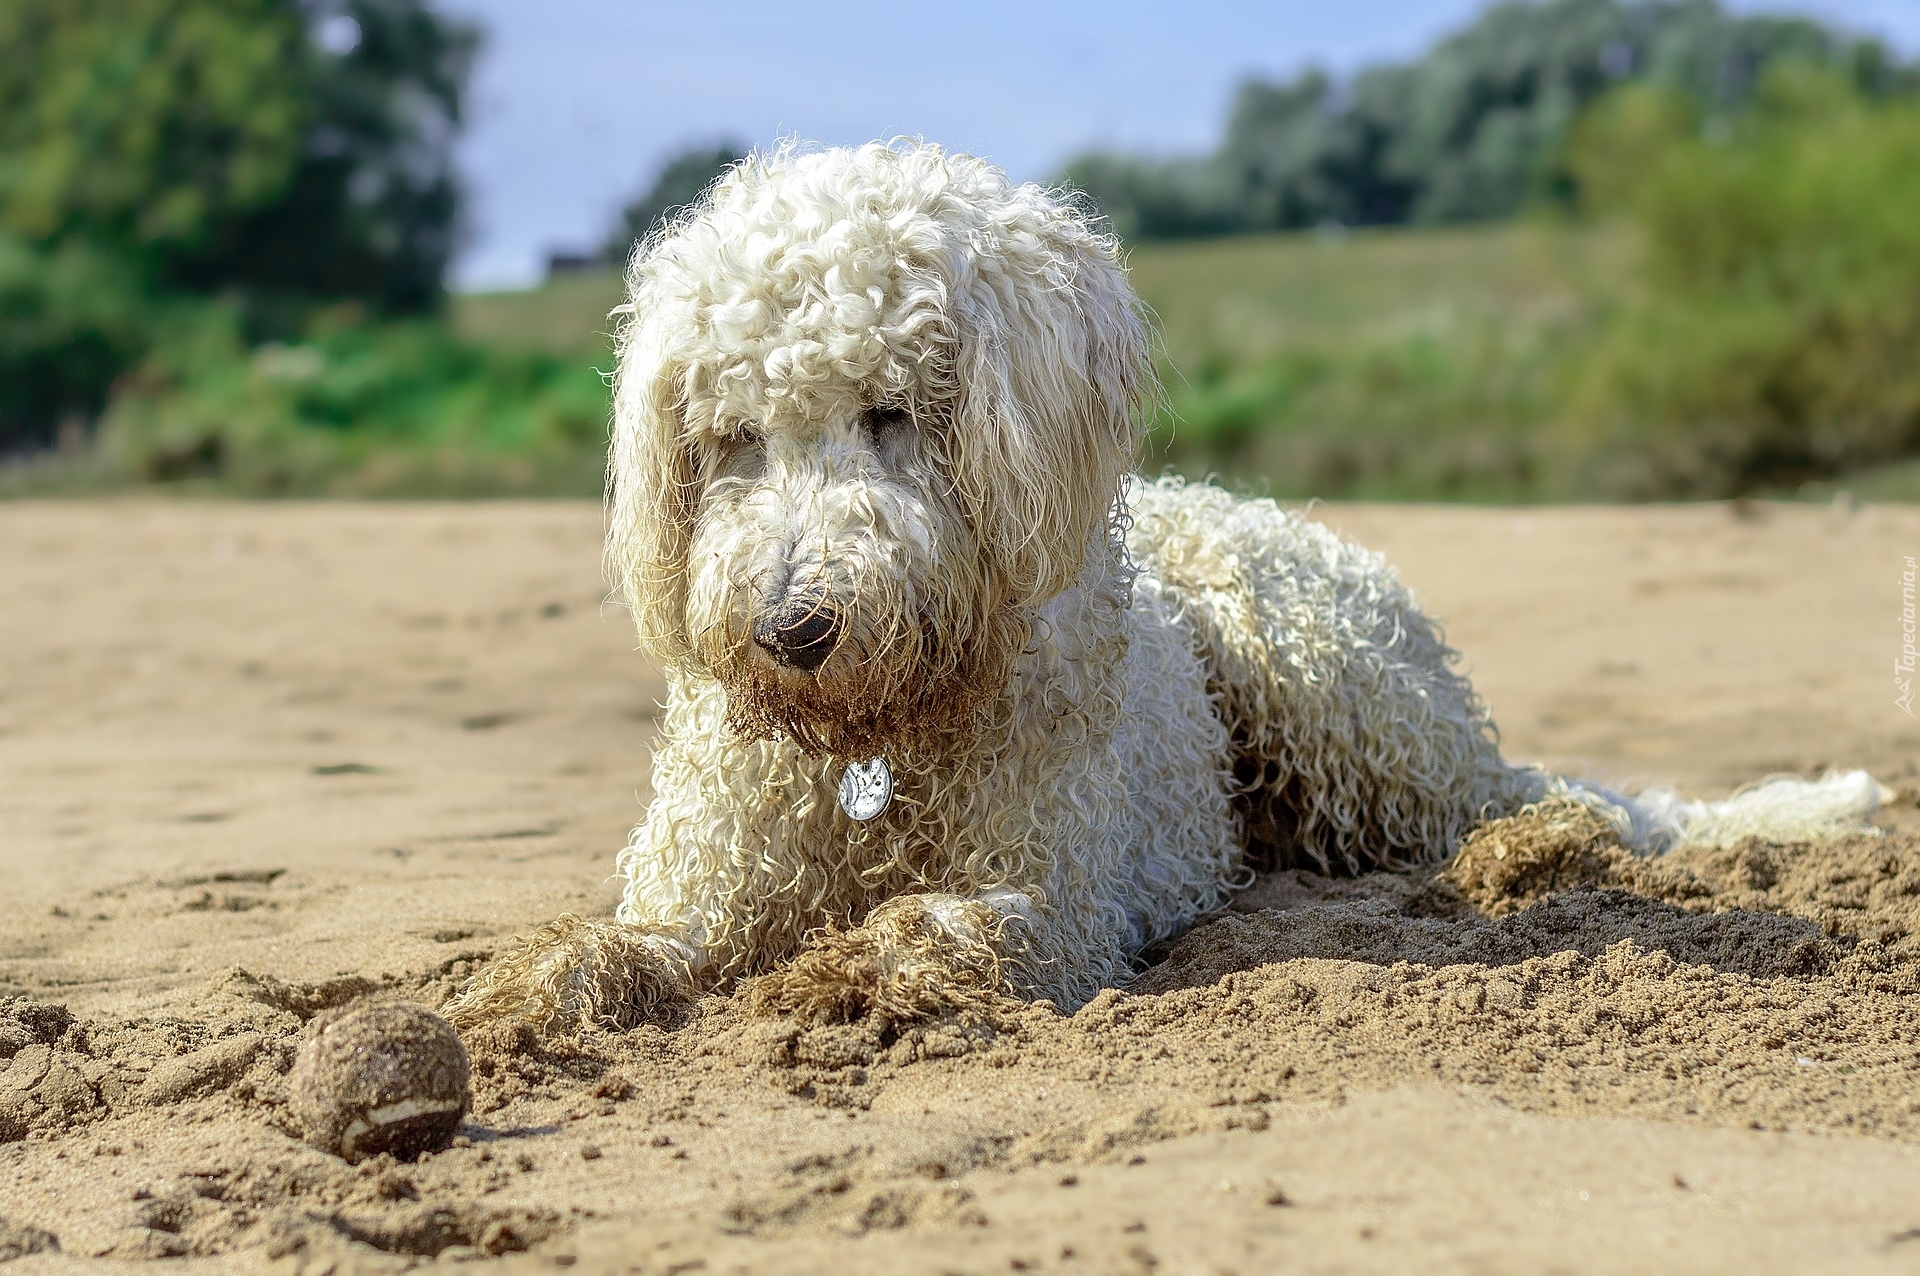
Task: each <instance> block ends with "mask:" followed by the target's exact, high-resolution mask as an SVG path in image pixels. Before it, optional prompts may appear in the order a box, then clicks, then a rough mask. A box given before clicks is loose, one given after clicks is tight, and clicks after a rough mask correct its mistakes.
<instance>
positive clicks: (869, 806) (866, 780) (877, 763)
mask: <svg viewBox="0 0 1920 1276" xmlns="http://www.w3.org/2000/svg"><path fill="white" fill-rule="evenodd" d="M891 801H893V768H892V767H890V766H888V765H887V760H886V759H885V758H874V759H872V760H871V761H868V762H850V763H848V764H847V769H846V770H845V771H843V772H841V774H840V809H841V810H843V811H845V812H846V813H847V814H848V815H849V816H851V817H852V818H853V819H856V820H858V821H860V822H861V823H862V824H864V823H866V822H867V821H868V820H870V819H872V818H873V817H874V816H876V815H878V814H880V812H882V811H884V810H886V809H887V803H889V802H891Z"/></svg>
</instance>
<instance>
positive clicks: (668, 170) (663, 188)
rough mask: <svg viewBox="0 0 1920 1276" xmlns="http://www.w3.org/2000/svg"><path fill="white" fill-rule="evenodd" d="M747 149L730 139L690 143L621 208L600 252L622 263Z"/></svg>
mask: <svg viewBox="0 0 1920 1276" xmlns="http://www.w3.org/2000/svg"><path fill="white" fill-rule="evenodd" d="M746 154H747V153H746V149H745V148H744V147H742V146H739V145H738V144H736V143H733V142H721V143H719V144H717V145H713V146H690V147H688V148H686V149H685V150H682V151H680V152H679V153H678V154H676V155H674V156H673V157H672V158H671V159H669V160H668V161H667V162H666V165H665V166H664V167H663V168H662V169H661V170H660V173H659V175H658V176H657V177H655V178H654V179H653V182H652V184H651V185H649V186H648V187H647V189H646V191H645V192H644V193H643V194H641V195H640V197H639V198H637V199H635V200H633V201H632V202H631V203H629V204H628V205H627V206H626V207H625V208H623V209H621V210H620V220H619V222H618V224H616V225H615V227H614V230H613V233H612V234H611V235H609V236H608V237H607V242H606V245H605V247H604V248H603V249H602V252H603V253H604V254H605V256H606V258H607V260H608V261H610V262H612V263H613V264H614V265H616V266H624V265H626V263H627V258H628V257H630V256H632V255H633V249H634V246H635V245H636V244H640V243H643V242H645V241H646V239H647V237H648V236H650V235H652V234H653V232H654V231H656V230H658V229H659V228H660V225H661V223H663V222H665V221H666V220H667V219H668V218H669V217H671V216H672V215H673V214H674V213H675V212H676V211H677V210H679V209H682V208H685V207H686V206H687V205H688V204H691V203H693V201H695V200H696V199H699V198H700V196H702V195H704V194H705V193H706V190H707V187H709V186H711V185H713V183H714V182H715V181H716V180H717V179H718V178H719V176H720V174H722V173H724V172H726V171H727V170H728V169H729V168H731V167H733V166H734V165H735V164H738V163H739V162H740V161H741V160H743V159H745V158H746Z"/></svg>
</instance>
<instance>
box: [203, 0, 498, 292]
mask: <svg viewBox="0 0 1920 1276" xmlns="http://www.w3.org/2000/svg"><path fill="white" fill-rule="evenodd" d="M229 2H231V0H229ZM299 12H300V16H301V18H302V20H303V27H304V30H305V32H306V36H307V39H306V42H305V45H304V47H303V49H302V57H301V58H300V60H299V63H298V64H297V65H296V67H294V68H290V69H292V70H295V71H296V72H297V73H298V74H299V75H300V77H301V79H302V80H303V81H304V83H303V86H302V87H303V89H304V93H303V98H304V105H305V108H306V109H305V112H304V118H303V124H304V129H303V132H302V135H301V145H300V150H299V155H298V159H297V162H296V164H295V166H294V168H293V171H292V175H291V180H289V181H288V182H287V183H286V184H285V186H284V187H283V188H282V189H281V191H280V192H279V193H278V196H277V198H275V199H273V200H271V201H268V202H266V203H264V204H262V205H258V206H255V207H253V208H250V209H249V210H247V211H246V212H245V213H244V214H243V215H242V216H239V217H237V218H234V219H233V220H231V221H230V222H228V223H227V224H226V225H225V226H224V227H223V228H222V229H223V231H224V233H223V234H221V235H220V236H219V237H218V238H217V239H216V240H215V241H213V242H212V243H211V244H209V246H208V248H207V250H206V251H203V252H201V253H199V254H197V255H196V256H195V257H194V258H193V259H192V260H191V261H190V262H186V263H183V270H182V279H183V281H185V282H187V283H189V284H190V285H192V286H195V287H199V288H217V287H221V286H225V285H229V284H238V285H241V286H243V287H245V288H247V289H249V290H252V291H254V292H257V293H260V294H265V295H268V296H278V297H282V298H307V297H317V298H359V299H363V300H365V301H368V302H371V303H373V304H374V305H376V306H378V307H380V308H382V309H385V310H388V311H419V310H427V309H432V308H434V307H436V306H437V305H438V304H439V303H440V301H441V299H442V297H443V290H442V289H443V277H444V275H445V273H446V268H447V264H448V262H449V260H450V259H451V258H452V256H453V251H454V249H455V247H456V246H457V238H456V235H457V232H458V229H459V211H460V191H459V183H458V180H457V178H456V176H455V173H454V166H453V143H454V140H455V138H456V136H457V134H458V132H459V129H460V125H461V122H462V99H463V96H464V93H465V89H466V81H467V74H468V71H469V69H470V68H471V66H472V62H473V55H474V53H475V52H476V51H477V49H478V46H479V35H478V32H477V31H476V30H475V29H474V28H472V27H470V26H467V25H464V24H461V23H456V22H453V21H450V20H449V19H447V18H444V17H441V16H440V15H438V14H436V13H434V12H433V10H432V9H431V8H429V7H428V5H427V4H426V3H425V0H304V2H303V3H301V4H300V5H299Z"/></svg>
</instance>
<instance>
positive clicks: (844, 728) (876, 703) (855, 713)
mask: <svg viewBox="0 0 1920 1276" xmlns="http://www.w3.org/2000/svg"><path fill="white" fill-rule="evenodd" d="M1028 631H1029V626H1028V625H1027V624H1025V623H1024V622H1022V621H1020V620H1019V619H1018V618H1017V617H1016V616H1014V615H1013V614H1011V613H1010V612H1009V613H1007V614H1004V615H998V616H995V617H992V618H990V619H989V621H988V623H987V625H986V626H985V631H984V633H983V635H982V637H981V638H980V639H979V640H976V641H974V642H972V643H969V644H968V645H967V646H966V647H965V648H964V649H960V650H956V651H942V650H939V649H938V648H937V647H935V646H934V645H933V644H932V643H931V642H928V641H925V640H923V641H922V642H921V643H920V644H919V649H918V650H917V652H916V655H915V659H913V660H912V661H911V662H908V663H907V664H906V665H905V666H904V667H900V668H898V669H897V671H896V672H895V673H894V675H893V676H887V675H886V674H885V673H884V672H883V671H882V670H881V669H880V668H878V667H873V668H867V669H860V668H856V669H855V670H853V671H852V672H851V674H850V675H844V674H843V675H842V676H838V677H829V678H827V679H824V680H823V679H818V678H815V677H814V676H812V675H810V674H802V673H798V672H796V671H793V670H786V669H781V668H780V667H778V666H777V665H775V664H773V662H772V661H770V660H764V659H761V658H760V657H758V656H757V655H755V654H754V653H751V652H749V651H747V650H745V649H744V647H735V648H734V649H733V650H732V651H731V652H730V654H729V655H728V657H727V658H726V659H724V660H722V661H719V662H715V663H714V664H713V665H711V666H710V667H711V668H712V672H713V674H714V676H715V677H716V678H717V679H718V680H719V682H720V684H721V685H722V686H723V687H725V688H726V693H727V725H728V726H729V727H730V728H731V729H732V730H733V731H735V732H736V733H737V734H739V735H741V736H743V737H745V738H747V739H750V740H764V739H778V738H781V737H785V738H787V739H790V740H792V741H793V742H794V743H795V744H797V745H799V746H800V748H801V749H802V750H803V751H804V752H806V753H809V754H815V755H827V756H832V757H839V758H847V759H854V760H864V759H867V758H874V757H882V756H886V755H888V754H890V753H891V754H894V755H896V756H897V755H900V754H904V753H909V752H915V753H920V752H929V751H942V752H947V753H951V752H953V751H954V749H955V746H956V745H964V744H965V743H966V742H968V741H971V740H972V739H974V738H975V737H977V736H978V735H979V733H980V731H981V729H982V727H983V726H984V725H985V723H986V721H987V718H988V714H989V710H990V708H991V707H992V705H993V704H995V703H996V702H997V701H998V700H1000V699H1001V698H1002V697H1003V696H1004V695H1005V693H1006V690H1007V684H1008V682H1009V680H1010V679H1011V677H1012V670H1013V663H1014V659H1015V657H1016V656H1017V655H1018V653H1019V652H1020V650H1021V649H1022V647H1023V646H1024V645H1025V642H1026V637H1027V634H1028ZM837 659H838V657H836V660H837ZM863 675H864V676H863Z"/></svg>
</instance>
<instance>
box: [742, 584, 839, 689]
mask: <svg viewBox="0 0 1920 1276" xmlns="http://www.w3.org/2000/svg"><path fill="white" fill-rule="evenodd" d="M753 640H754V641H755V642H756V643H758V644H760V646H761V647H763V648H765V649H766V652H767V654H768V655H770V656H772V657H773V658H774V659H775V660H777V661H779V662H780V663H781V664H783V665H786V666H788V667H789V668H792V669H803V670H805V671H806V672H808V673H812V672H813V671H814V670H816V669H818V668H819V667H820V666H821V665H822V664H824V663H825V662H826V659H827V657H828V656H830V655H832V654H833V648H834V644H835V643H837V642H838V641H839V640H840V613H839V612H838V611H836V610H835V609H834V607H833V604H831V603H829V602H828V601H827V600H826V599H824V598H817V597H815V598H795V599H792V600H790V601H788V602H786V603H784V604H782V605H781V606H779V607H776V608H774V609H773V610H772V611H769V612H766V613H764V614H762V615H761V616H760V618H759V619H758V620H756V621H754V624H753Z"/></svg>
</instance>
